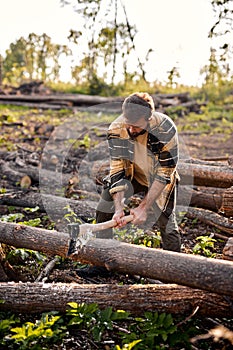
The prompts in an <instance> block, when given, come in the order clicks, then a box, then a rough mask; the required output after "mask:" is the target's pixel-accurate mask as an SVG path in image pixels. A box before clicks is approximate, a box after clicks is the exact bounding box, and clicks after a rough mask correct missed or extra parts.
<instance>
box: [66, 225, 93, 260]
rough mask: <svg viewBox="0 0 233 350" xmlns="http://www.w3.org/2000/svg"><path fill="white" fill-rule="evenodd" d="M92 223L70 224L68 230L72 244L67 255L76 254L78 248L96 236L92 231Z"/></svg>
mask: <svg viewBox="0 0 233 350" xmlns="http://www.w3.org/2000/svg"><path fill="white" fill-rule="evenodd" d="M92 226H93V225H90V224H78V223H72V224H68V231H69V235H70V244H69V248H68V252H67V256H70V255H71V254H74V253H75V252H76V251H77V250H78V248H81V247H82V246H83V245H85V243H86V242H87V241H88V240H89V239H91V238H93V237H94V235H93V234H92V232H91V227H92Z"/></svg>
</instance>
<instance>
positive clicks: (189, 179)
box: [0, 155, 233, 188]
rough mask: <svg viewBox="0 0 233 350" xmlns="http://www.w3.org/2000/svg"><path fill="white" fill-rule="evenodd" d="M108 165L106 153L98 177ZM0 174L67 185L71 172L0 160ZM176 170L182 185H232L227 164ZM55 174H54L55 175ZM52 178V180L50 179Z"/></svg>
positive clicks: (185, 166) (89, 166) (16, 179)
mask: <svg viewBox="0 0 233 350" xmlns="http://www.w3.org/2000/svg"><path fill="white" fill-rule="evenodd" d="M108 167H109V160H108V156H107V155H106V165H105V164H104V162H103V161H101V169H100V173H99V174H98V177H104V176H105V175H106V172H107V170H108ZM86 168H87V169H89V170H90V169H92V168H93V173H94V169H95V168H96V164H95V162H90V163H88V164H87V165H85V169H86ZM0 171H1V175H2V176H3V175H4V176H6V177H7V178H9V179H10V180H11V182H12V181H14V182H19V181H20V179H21V178H22V176H23V175H28V176H29V177H30V178H31V179H32V180H33V181H35V182H39V181H40V182H42V183H43V184H44V185H45V184H46V183H48V184H49V185H50V186H52V185H53V186H58V185H59V184H60V186H61V187H62V185H68V183H69V180H70V178H71V177H72V176H73V174H61V173H59V172H58V173H55V172H53V171H49V170H46V169H39V168H35V167H34V168H33V167H26V168H21V169H13V168H12V167H10V166H9V164H8V163H7V162H4V161H3V160H1V161H0ZM178 172H179V174H180V177H181V182H180V183H181V184H182V185H193V184H194V185H197V186H207V187H220V188H229V187H231V186H233V168H232V167H229V166H208V165H204V164H192V163H186V162H179V164H178ZM55 175H56V176H55ZM51 179H53V181H51Z"/></svg>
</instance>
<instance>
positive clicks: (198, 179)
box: [178, 162, 233, 188]
mask: <svg viewBox="0 0 233 350" xmlns="http://www.w3.org/2000/svg"><path fill="white" fill-rule="evenodd" d="M178 172H179V174H180V177H181V184H182V185H190V184H194V185H197V186H207V187H222V188H228V187H231V186H233V168H232V167H228V166H208V165H204V164H189V163H185V162H180V163H179V164H178Z"/></svg>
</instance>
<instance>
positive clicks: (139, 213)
mask: <svg viewBox="0 0 233 350" xmlns="http://www.w3.org/2000/svg"><path fill="white" fill-rule="evenodd" d="M130 214H131V215H133V216H134V219H133V220H132V221H131V223H132V224H134V225H141V224H143V223H144V222H145V221H146V219H147V212H146V210H145V209H143V208H141V207H140V206H138V207H137V208H134V209H131V210H130Z"/></svg>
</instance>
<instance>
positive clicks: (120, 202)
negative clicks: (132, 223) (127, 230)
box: [112, 191, 126, 227]
mask: <svg viewBox="0 0 233 350" xmlns="http://www.w3.org/2000/svg"><path fill="white" fill-rule="evenodd" d="M112 197H113V200H114V205H115V213H114V215H113V217H112V218H113V220H115V221H116V222H117V227H122V226H124V225H125V224H126V223H125V222H124V216H125V213H124V199H125V192H124V191H120V192H116V193H114V194H113V196H112Z"/></svg>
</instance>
